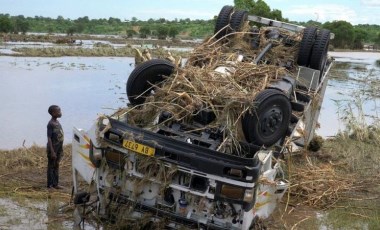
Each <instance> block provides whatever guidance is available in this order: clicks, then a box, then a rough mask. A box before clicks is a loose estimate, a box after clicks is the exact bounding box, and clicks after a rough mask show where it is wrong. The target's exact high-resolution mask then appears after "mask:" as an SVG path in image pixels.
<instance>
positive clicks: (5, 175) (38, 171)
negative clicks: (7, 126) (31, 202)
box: [0, 146, 71, 199]
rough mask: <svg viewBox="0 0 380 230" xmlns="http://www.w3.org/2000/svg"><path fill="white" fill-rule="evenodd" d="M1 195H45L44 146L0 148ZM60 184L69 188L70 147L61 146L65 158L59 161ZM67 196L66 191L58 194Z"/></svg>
mask: <svg viewBox="0 0 380 230" xmlns="http://www.w3.org/2000/svg"><path fill="white" fill-rule="evenodd" d="M0 164H1V165H2V166H3V167H1V169H0V184H1V186H0V187H1V188H0V196H6V197H26V198H33V199H44V198H46V196H47V192H48V191H47V189H46V170H47V157H46V148H43V147H38V146H32V147H30V148H19V149H15V150H2V151H0ZM60 178H61V184H62V185H63V186H65V187H66V188H67V190H65V192H67V191H69V190H70V187H71V146H65V147H64V157H63V159H62V162H61V164H60ZM60 196H61V197H62V198H67V197H68V194H67V193H60Z"/></svg>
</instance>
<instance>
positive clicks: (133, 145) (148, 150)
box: [123, 140, 156, 156]
mask: <svg viewBox="0 0 380 230" xmlns="http://www.w3.org/2000/svg"><path fill="white" fill-rule="evenodd" d="M123 147H124V148H126V149H129V150H131V151H133V152H136V153H140V154H143V155H147V156H154V153H155V151H156V150H155V149H154V148H152V147H149V146H146V145H143V144H140V143H137V142H134V141H130V140H123Z"/></svg>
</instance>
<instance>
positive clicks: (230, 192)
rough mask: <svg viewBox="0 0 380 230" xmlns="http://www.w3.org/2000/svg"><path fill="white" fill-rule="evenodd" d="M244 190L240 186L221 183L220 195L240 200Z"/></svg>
mask: <svg viewBox="0 0 380 230" xmlns="http://www.w3.org/2000/svg"><path fill="white" fill-rule="evenodd" d="M244 190H245V189H244V188H242V187H237V186H233V185H227V184H223V185H222V188H221V190H220V196H222V197H224V198H228V199H234V200H241V199H242V198H243V196H244V192H245V191H244Z"/></svg>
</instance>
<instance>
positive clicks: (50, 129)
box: [47, 123, 57, 159]
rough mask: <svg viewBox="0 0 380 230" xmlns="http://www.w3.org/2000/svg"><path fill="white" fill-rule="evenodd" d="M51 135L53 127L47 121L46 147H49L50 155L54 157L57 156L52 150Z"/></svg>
mask: <svg viewBox="0 0 380 230" xmlns="http://www.w3.org/2000/svg"><path fill="white" fill-rule="evenodd" d="M52 135H53V127H52V126H51V124H50V123H49V124H48V126H47V138H48V148H49V149H50V157H51V158H53V159H55V158H57V154H56V153H55V152H54V148H53V142H52V141H51V137H52Z"/></svg>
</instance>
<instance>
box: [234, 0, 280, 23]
mask: <svg viewBox="0 0 380 230" xmlns="http://www.w3.org/2000/svg"><path fill="white" fill-rule="evenodd" d="M234 4H235V7H236V8H237V9H241V10H246V11H248V13H250V14H254V15H257V16H261V17H265V18H271V19H275V20H283V18H282V12H281V11H280V10H277V9H275V10H271V9H270V7H269V6H268V5H267V4H266V3H265V1H263V0H257V1H254V0H234Z"/></svg>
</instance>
